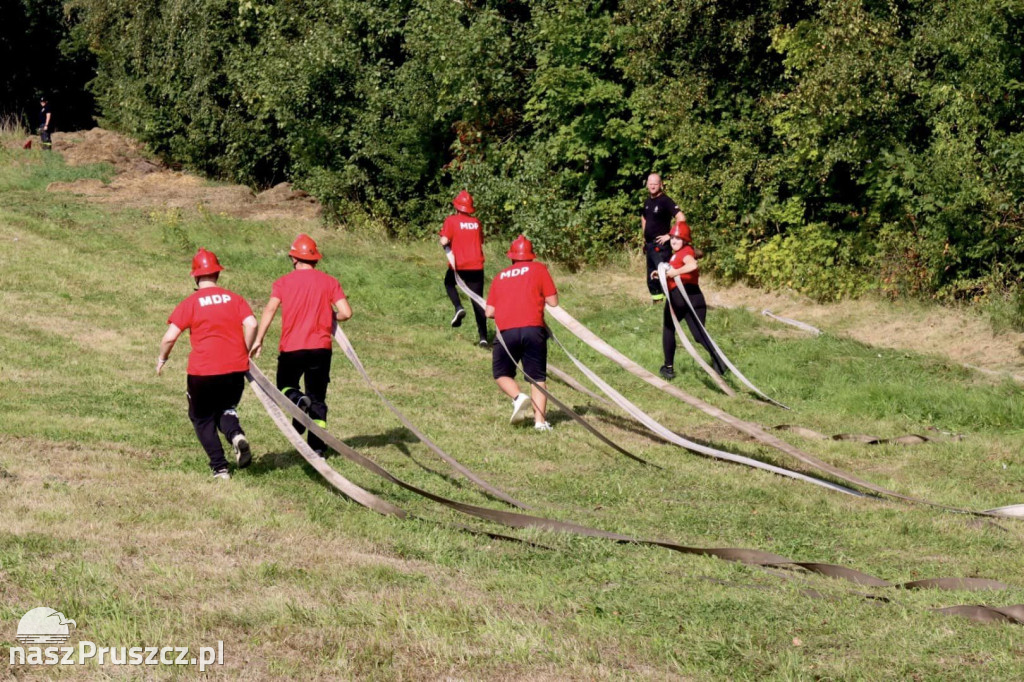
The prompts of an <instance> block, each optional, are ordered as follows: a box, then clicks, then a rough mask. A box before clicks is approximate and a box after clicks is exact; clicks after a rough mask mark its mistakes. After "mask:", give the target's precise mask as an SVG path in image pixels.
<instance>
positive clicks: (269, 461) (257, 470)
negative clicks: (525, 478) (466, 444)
mask: <svg viewBox="0 0 1024 682" xmlns="http://www.w3.org/2000/svg"><path fill="white" fill-rule="evenodd" d="M344 442H345V444H346V445H348V446H349V447H351V448H352V449H354V450H357V451H361V449H363V448H381V447H387V446H389V445H393V446H395V447H396V448H397V449H398V451H399V452H401V453H402V454H403V455H405V456H406V457H408V458H409V460H410V461H411V462H412V463H413V464H415V465H416V466H418V467H419V468H420V469H422V470H423V471H425V472H427V473H429V474H432V475H433V476H436V477H438V478H440V479H442V480H443V481H445V482H446V483H448V484H449V485H451V486H453V487H454V488H457V489H459V490H467V489H469V486H467V485H465V484H464V482H463V481H461V480H459V479H457V478H454V477H452V476H450V475H448V474H446V473H444V472H441V471H437V470H435V469H432V468H430V467H428V466H427V465H426V464H423V463H422V462H420V461H419V460H418V459H417V458H416V457H415V456H413V454H412V453H411V452H410V451H409V448H408V447H406V445H405V444H406V443H419V439H418V438H416V436H415V435H414V434H413V433H412V432H411V431H409V430H408V429H406V428H394V429H391V430H390V431H385V432H384V433H379V434H374V435H362V436H351V437H349V438H346V439H344ZM362 454H364V455H365V453H362ZM327 460H328V464H330V465H331V466H332V467H335V464H337V463H339V462H348V460H347V459H346V458H345V457H344V456H342V455H339V454H338V453H336V452H334V450H328V455H327ZM353 464H354V463H353ZM378 464H380V463H379V462H378ZM295 466H303V468H304V471H305V473H306V475H307V476H309V477H310V478H313V479H315V480H317V481H318V482H319V483H322V484H323V485H324V486H326V487H327V488H330V489H331V490H334V487H333V486H331V485H330V484H329V483H327V482H326V481H324V480H323V478H322V477H321V476H320V475H319V474H318V473H317V472H316V470H315V469H314V468H313V467H312V466H310V465H309V463H308V462H306V460H305V459H303V457H302V456H301V455H300V454H299V453H298V452H296V451H295V450H294V449H292V450H285V451H282V452H268V453H266V454H264V455H262V456H258V457H255V458H253V462H252V464H251V465H250V466H249V468H248V469H246V472H248V474H249V475H252V476H257V477H259V476H264V475H266V474H269V473H271V472H273V471H277V470H280V469H290V468H292V467H295ZM354 466H357V467H358V465H355V464H354ZM385 468H387V467H385ZM339 473H341V472H339ZM474 490H475V489H474ZM479 492H480V493H481V494H483V495H484V496H486V497H487V498H488V499H492V500H495V501H500V500H499V499H498V498H495V497H493V496H491V495H490V494H488V493H487V492H486V491H479Z"/></svg>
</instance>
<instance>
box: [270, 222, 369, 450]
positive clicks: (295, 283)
mask: <svg viewBox="0 0 1024 682" xmlns="http://www.w3.org/2000/svg"><path fill="white" fill-rule="evenodd" d="M288 255H289V256H290V257H291V259H292V268H293V269H292V271H291V272H290V273H288V274H287V275H285V276H284V277H281V278H280V279H278V280H277V281H276V282H274V285H273V287H272V288H271V290H270V300H269V301H267V306H266V307H265V308H264V309H263V316H262V317H261V318H260V327H259V330H258V331H257V332H256V342H255V343H254V344H253V346H252V351H251V352H250V355H251V356H252V357H254V358H258V357H259V355H260V350H261V349H262V347H263V338H264V337H265V336H266V335H267V329H269V328H270V323H271V322H273V321H274V315H275V314H276V313H277V309H278V307H279V306H280V308H281V343H280V345H279V346H278V348H279V350H280V354H279V355H278V356H277V387H278V389H280V391H281V392H282V393H284V394H285V396H287V397H288V399H289V400H291V401H292V402H294V403H295V404H296V405H298V406H299V407H300V408H302V409H303V410H304V411H305V412H306V413H307V414H308V415H309V416H310V417H312V418H313V421H314V422H315V423H316V424H317V425H318V426H320V427H323V428H326V427H327V403H326V402H325V401H326V400H327V384H328V383H329V382H330V380H331V347H332V346H331V331H332V330H333V327H334V321H335V320H338V321H339V322H341V321H344V320H347V319H349V318H350V317H352V308H351V307H349V304H348V298H346V297H345V292H344V291H343V290H342V288H341V284H340V283H339V282H338V280H336V279H335V278H333V277H331V276H330V275H328V274H327V273H324V272H320V271H319V270H317V269H316V264H317V262H319V260H320V258H321V257H322V256H321V255H320V252H319V251H317V248H316V242H315V241H313V239H312V238H311V237H309V236H308V235H305V234H300V235H299V236H298V237H297V238H296V239H295V243H294V244H292V247H291V249H290V250H289V251H288ZM303 378H304V381H305V388H306V390H305V392H304V393H303V392H302V391H301V390H300V389H299V382H300V380H303ZM293 425H294V426H295V429H296V430H297V431H298V432H299V433H302V432H303V431H305V427H303V426H302V425H301V424H299V423H298V422H293ZM309 447H311V448H313V450H315V451H316V453H317V454H318V455H320V456H321V457H323V456H324V455H325V454H326V453H327V446H326V445H325V444H324V442H323V441H322V440H320V438H319V437H317V436H316V435H315V434H313V433H310V434H309Z"/></svg>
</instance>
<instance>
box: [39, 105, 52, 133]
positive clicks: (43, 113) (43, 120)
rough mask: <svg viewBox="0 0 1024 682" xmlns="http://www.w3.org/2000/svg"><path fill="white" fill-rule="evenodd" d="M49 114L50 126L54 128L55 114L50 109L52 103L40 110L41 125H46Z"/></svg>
mask: <svg viewBox="0 0 1024 682" xmlns="http://www.w3.org/2000/svg"><path fill="white" fill-rule="evenodd" d="M47 114H50V127H51V128H52V127H53V115H52V114H53V110H52V109H50V105H49V104H47V105H45V106H43V108H42V109H40V110H39V125H40V126H44V125H46V115H47Z"/></svg>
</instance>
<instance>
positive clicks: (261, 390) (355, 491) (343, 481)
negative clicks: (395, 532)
mask: <svg viewBox="0 0 1024 682" xmlns="http://www.w3.org/2000/svg"><path fill="white" fill-rule="evenodd" d="M245 378H246V379H248V380H249V385H250V387H251V388H252V391H253V393H255V394H256V397H257V398H258V399H259V401H260V403H262V404H263V409H265V410H266V411H267V414H268V415H270V419H271V420H272V421H273V422H274V424H275V425H276V426H277V429H278V430H279V431H280V432H281V433H282V434H284V436H285V438H287V439H288V442H289V443H291V444H292V447H294V448H295V450H296V451H297V452H298V453H299V454H300V455H302V458H303V459H304V460H306V462H307V463H309V465H310V466H311V467H313V468H314V469H316V472H317V473H318V474H320V475H321V476H322V477H323V478H324V480H325V481H327V482H328V483H330V484H331V485H332V486H334V487H335V488H336V489H337V490H339V491H341V492H342V493H344V494H345V495H346V496H347V497H348V498H349V499H351V500H353V501H354V502H357V503H359V504H361V505H363V506H364V507H366V508H367V509H372V510H373V511H375V512H378V513H380V514H384V515H386V516H397V517H398V518H405V512H404V511H403V510H401V509H399V508H398V507H396V506H395V505H393V504H391V503H390V502H386V501H384V500H382V499H380V498H379V497H377V496H376V495H374V494H373V493H371V492H369V491H368V490H363V489H362V488H360V487H359V486H357V485H356V484H355V483H353V482H352V481H350V480H348V479H347V478H345V477H344V476H342V475H341V474H339V473H338V472H337V471H335V470H334V469H333V468H332V467H331V466H330V465H329V464H328V463H327V462H325V461H324V459H323V458H322V457H320V456H319V455H317V454H316V453H315V452H313V449H312V448H311V447H309V445H308V444H307V443H306V441H304V440H302V436H300V435H299V434H298V432H297V431H296V430H295V429H294V428H292V425H291V422H289V421H288V418H287V417H285V416H284V414H283V413H282V412H281V410H280V408H279V407H278V406H277V404H276V403H275V402H274V398H273V397H272V396H271V394H270V389H273V391H276V392H279V391H277V388H276V387H274V386H273V384H270V382H269V381H267V380H266V377H265V376H263V373H262V372H261V371H260V368H259V367H257V366H256V365H255V364H254V363H252V362H250V363H249V371H248V372H246V373H245ZM282 397H283V396H282ZM285 399H286V400H287V398H285Z"/></svg>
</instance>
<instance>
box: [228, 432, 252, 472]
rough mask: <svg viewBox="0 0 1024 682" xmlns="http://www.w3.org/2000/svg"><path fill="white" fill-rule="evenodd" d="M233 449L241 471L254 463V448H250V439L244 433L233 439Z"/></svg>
mask: <svg viewBox="0 0 1024 682" xmlns="http://www.w3.org/2000/svg"><path fill="white" fill-rule="evenodd" d="M231 447H233V448H234V449H235V461H236V462H237V463H238V468H239V469H244V468H245V467H247V466H249V464H250V463H252V448H250V447H249V439H248V438H246V437H245V434H244V433H239V434H236V435H235V437H234V438H232V439H231Z"/></svg>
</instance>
